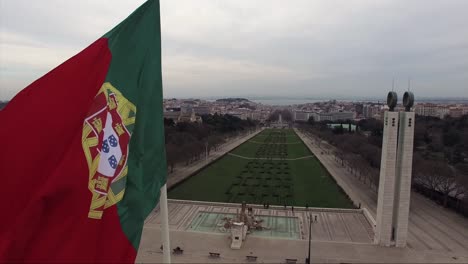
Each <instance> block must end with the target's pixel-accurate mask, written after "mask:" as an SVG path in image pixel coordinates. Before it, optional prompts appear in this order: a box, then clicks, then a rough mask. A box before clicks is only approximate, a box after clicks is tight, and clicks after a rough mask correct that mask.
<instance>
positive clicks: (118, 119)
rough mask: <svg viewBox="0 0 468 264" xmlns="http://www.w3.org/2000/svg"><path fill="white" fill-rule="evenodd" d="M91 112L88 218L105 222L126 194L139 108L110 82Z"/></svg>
mask: <svg viewBox="0 0 468 264" xmlns="http://www.w3.org/2000/svg"><path fill="white" fill-rule="evenodd" d="M90 109H91V110H90V111H89V112H88V115H87V117H86V118H85V120H84V124H83V136H82V145H83V150H84V154H85V156H86V161H87V163H88V168H89V183H88V188H89V190H90V191H91V193H92V200H91V205H90V209H89V213H88V217H89V218H93V219H101V218H102V214H103V211H104V209H106V208H108V207H109V206H112V205H114V204H116V203H117V202H119V201H120V200H121V199H122V197H123V195H124V192H125V183H126V176H127V171H128V168H127V159H128V149H129V147H128V144H129V142H130V137H131V134H132V130H133V124H134V123H135V114H136V107H135V105H134V104H132V103H131V102H130V101H129V100H127V99H126V98H125V97H124V96H123V95H122V93H120V92H119V90H117V89H116V88H115V87H113V86H112V85H111V84H110V83H108V82H106V83H104V84H103V85H102V87H101V89H100V90H99V92H98V94H97V95H96V97H95V98H94V101H93V103H92V106H91V108H90Z"/></svg>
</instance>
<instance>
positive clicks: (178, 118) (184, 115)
mask: <svg viewBox="0 0 468 264" xmlns="http://www.w3.org/2000/svg"><path fill="white" fill-rule="evenodd" d="M163 116H164V118H166V119H172V120H173V121H174V123H178V122H191V123H193V122H197V123H201V122H202V119H201V117H200V116H197V115H195V113H194V112H193V111H187V112H184V111H180V110H179V111H174V110H171V111H164V113H163Z"/></svg>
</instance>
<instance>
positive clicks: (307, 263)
mask: <svg viewBox="0 0 468 264" xmlns="http://www.w3.org/2000/svg"><path fill="white" fill-rule="evenodd" d="M311 238H312V214H309V254H308V256H307V258H306V261H305V263H306V264H310V241H311Z"/></svg>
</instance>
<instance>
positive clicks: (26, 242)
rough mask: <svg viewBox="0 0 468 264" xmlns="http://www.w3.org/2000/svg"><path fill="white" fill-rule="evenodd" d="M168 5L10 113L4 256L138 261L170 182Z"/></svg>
mask: <svg viewBox="0 0 468 264" xmlns="http://www.w3.org/2000/svg"><path fill="white" fill-rule="evenodd" d="M159 19H160V18H159V2H158V1H156V0H150V1H147V2H146V3H145V4H143V5H142V6H141V7H139V8H138V9H137V10H136V11H135V12H134V13H133V14H131V15H130V16H129V17H128V18H127V19H126V20H124V21H123V22H122V23H120V24H119V25H118V26H116V27H115V28H114V29H112V30H111V31H109V32H108V33H107V34H105V35H104V36H103V37H102V38H100V39H98V40H97V41H95V42H94V43H93V44H91V45H90V46H89V47H87V48H86V49H84V50H83V51H82V52H80V53H78V54H77V55H75V56H74V57H72V58H70V59H69V60H67V61H66V62H64V63H63V64H61V65H60V66H58V67H57V68H55V69H54V70H52V71H51V72H49V73H47V74H46V75H44V76H43V77H42V78H40V79H38V80H36V81H35V82H34V83H32V84H31V85H29V86H28V87H26V88H25V89H24V90H22V91H21V92H20V93H18V94H17V95H16V96H15V98H13V100H12V101H11V102H10V103H9V104H8V105H7V106H6V108H4V109H3V110H1V111H0V179H1V184H0V185H1V191H0V198H1V202H0V212H1V215H2V217H1V218H0V262H3V261H7V262H9V261H22V262H23V261H26V262H43V261H54V262H60V263H63V262H111V263H117V262H134V261H135V257H136V254H137V250H138V246H139V243H140V238H141V233H142V228H143V223H144V220H145V218H146V217H147V216H148V214H149V213H150V212H151V211H152V210H153V208H154V207H155V206H156V204H157V202H158V199H159V194H160V188H161V187H162V186H163V185H164V184H165V182H166V158H165V149H164V127H163V111H162V78H161V33H160V21H159Z"/></svg>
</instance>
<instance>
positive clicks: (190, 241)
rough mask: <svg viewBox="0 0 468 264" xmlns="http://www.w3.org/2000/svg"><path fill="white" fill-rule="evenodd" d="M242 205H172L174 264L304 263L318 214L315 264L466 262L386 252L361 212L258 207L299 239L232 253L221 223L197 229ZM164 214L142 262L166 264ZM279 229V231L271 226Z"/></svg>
mask: <svg viewBox="0 0 468 264" xmlns="http://www.w3.org/2000/svg"><path fill="white" fill-rule="evenodd" d="M239 209H240V206H239V205H237V204H222V203H210V202H195V201H180V200H170V201H169V224H170V230H171V231H170V232H171V234H170V235H171V247H172V248H175V247H180V248H181V249H182V250H184V252H183V254H180V255H172V261H173V262H174V263H245V262H248V261H247V259H246V256H256V257H257V261H256V262H257V263H285V262H286V259H297V262H298V263H304V259H305V256H306V254H307V246H308V233H309V232H308V231H309V230H308V222H307V221H308V220H307V217H306V216H307V215H308V214H312V216H313V219H314V216H315V215H317V222H314V223H313V224H312V244H311V249H312V252H311V256H312V257H311V259H312V263H356V262H371V263H378V262H386V263H388V262H393V263H397V262H400V263H405V262H406V263H407V262H419V263H429V262H431V263H447V262H454V263H466V262H467V261H468V258H467V256H466V255H460V254H454V253H451V252H446V251H445V252H438V251H427V250H423V251H419V250H414V249H411V248H386V247H380V246H377V245H374V244H373V243H372V237H373V231H372V227H371V225H370V224H369V222H368V220H367V218H366V217H365V216H364V214H363V213H362V210H359V209H321V208H310V209H309V210H306V209H305V208H294V212H292V210H291V209H290V208H288V209H286V210H285V209H284V208H281V207H270V209H264V208H263V207H262V206H254V208H253V210H254V213H255V214H256V215H259V216H260V218H262V216H268V217H280V218H284V217H287V218H294V219H297V221H298V222H299V225H298V226H297V227H298V230H297V231H298V232H299V233H300V237H299V238H291V237H289V238H288V237H277V236H275V235H270V236H262V235H255V233H252V234H249V235H248V236H247V239H246V240H245V241H244V244H243V246H242V248H241V249H240V250H233V249H231V248H230V243H231V238H230V234H229V233H226V232H224V233H223V232H220V231H218V230H217V227H219V226H220V225H219V224H220V222H212V223H210V224H209V225H207V226H205V227H206V228H208V229H209V230H204V231H199V230H198V231H197V230H194V229H196V228H194V227H193V226H191V225H193V224H195V223H197V218H198V217H200V213H214V214H236V213H237V212H238V211H239ZM160 224H161V222H160V214H159V210H158V209H156V210H155V211H154V212H153V213H152V214H151V215H150V216H149V217H148V218H147V219H146V222H145V226H144V230H143V236H142V241H141V245H140V249H139V252H138V257H137V262H138V263H150V262H151V263H154V262H161V261H162V251H161V249H160V247H161V245H162V242H161V239H160V238H161V235H160V232H161V231H160ZM272 228H274V226H272ZM210 252H212V253H213V252H214V253H219V254H220V257H219V258H212V257H210V254H209V253H210Z"/></svg>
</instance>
